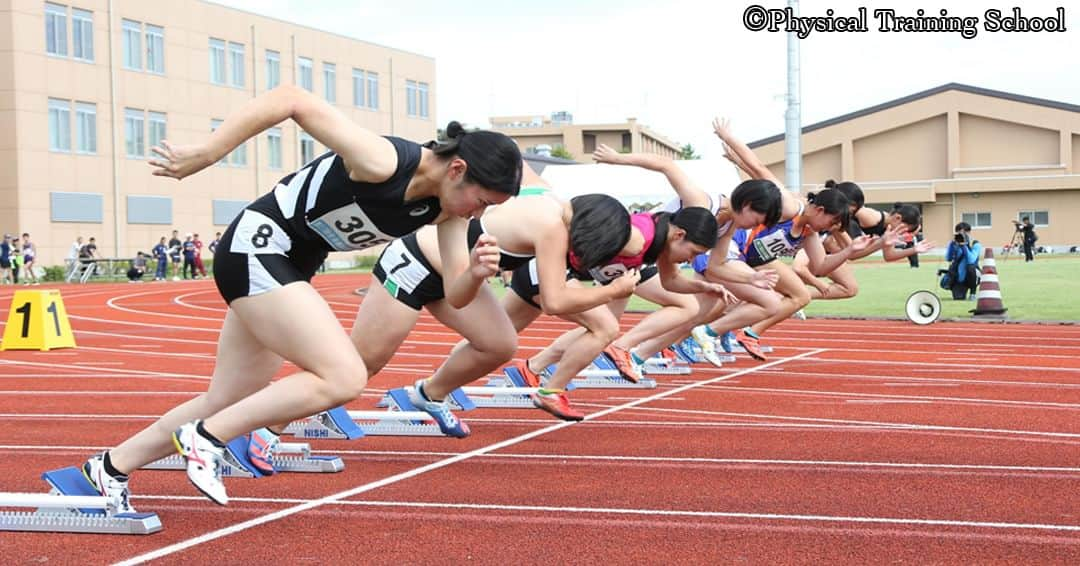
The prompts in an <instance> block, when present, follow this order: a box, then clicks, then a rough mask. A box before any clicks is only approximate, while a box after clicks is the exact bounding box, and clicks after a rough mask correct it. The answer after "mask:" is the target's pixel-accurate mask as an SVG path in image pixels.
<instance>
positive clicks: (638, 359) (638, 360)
mask: <svg viewBox="0 0 1080 566" xmlns="http://www.w3.org/2000/svg"><path fill="white" fill-rule="evenodd" d="M630 359H631V360H634V363H635V364H643V363H645V360H643V359H641V356H639V355H637V350H630Z"/></svg>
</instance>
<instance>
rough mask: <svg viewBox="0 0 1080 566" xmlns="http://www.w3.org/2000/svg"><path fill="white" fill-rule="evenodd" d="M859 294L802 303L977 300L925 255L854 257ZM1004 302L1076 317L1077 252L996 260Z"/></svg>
mask: <svg viewBox="0 0 1080 566" xmlns="http://www.w3.org/2000/svg"><path fill="white" fill-rule="evenodd" d="M854 265H855V276H856V278H857V279H858V281H859V295H858V296H856V297H854V298H852V299H844V300H839V301H815V302H813V303H811V304H810V306H808V307H807V308H806V314H807V315H809V316H818V317H828V316H842V317H860V316H869V317H893V318H904V303H905V302H906V301H907V298H908V296H909V295H911V293H913V292H915V291H918V290H921V289H927V290H930V291H933V292H935V293H937V295H938V297H939V298H941V305H942V313H941V318H942V319H947V318H958V319H969V318H971V313H970V312H968V311H970V310H971V309H973V308H975V301H954V300H953V299H952V295H951V294H950V293H949V291H946V290H944V289H941V288H940V287H938V279H939V278H938V276H937V270H938V268H942V269H944V268H945V267H946V264H945V262H944V261H943V260H942V259H941V258H938V257H929V256H924V257H923V258H922V267H920V268H919V269H912V268H910V267H909V266H908V263H907V262H906V261H904V262H897V263H882V262H880V261H873V260H864V261H862V262H855V264H854ZM997 270H998V275H999V279H1000V285H1001V295H1002V302H1003V303H1004V304H1005V307H1006V308H1008V309H1009V311H1008V313H1007V314H1008V317H1009V319H1010V320H1070V321H1080V294H1078V293H1076V289H1078V288H1080V257H1076V256H1039V259H1038V260H1037V261H1035V262H1032V263H1024V261H1023V258H1016V257H1012V258H1010V259H1009V260H1008V261H1000V260H999V261H998V263H997ZM367 271H368V270H366V269H354V270H348V271H332V272H331V273H350V272H351V273H358V272H367ZM492 289H494V290H495V292H496V294H497V295H499V296H500V297H501V296H502V294H503V293H504V292H505V289H504V288H503V286H502V285H501V284H499V283H496V282H494V280H493V284H492ZM627 308H628V309H629V310H637V311H649V310H653V309H655V308H656V305H654V304H653V303H651V302H649V301H646V300H644V299H641V298H639V297H636V296H635V297H631V299H630V304H629V306H628V307H627Z"/></svg>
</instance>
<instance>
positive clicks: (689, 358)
mask: <svg viewBox="0 0 1080 566" xmlns="http://www.w3.org/2000/svg"><path fill="white" fill-rule="evenodd" d="M696 348H697V343H695V342H694V340H693V339H692V338H687V339H685V340H683V341H682V342H679V343H677V344H672V345H671V349H672V350H674V351H675V353H676V354H678V355H679V357H680V358H682V360H683V361H685V362H686V363H690V364H696V363H699V362H701V358H700V357H698V354H697V351H696Z"/></svg>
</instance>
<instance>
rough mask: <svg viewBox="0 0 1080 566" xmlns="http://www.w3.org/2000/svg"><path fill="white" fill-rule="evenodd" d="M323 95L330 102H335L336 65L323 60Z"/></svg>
mask: <svg viewBox="0 0 1080 566" xmlns="http://www.w3.org/2000/svg"><path fill="white" fill-rule="evenodd" d="M322 80H323V96H324V97H325V98H326V101H327V102H329V103H330V104H335V103H337V66H336V65H334V64H333V63H327V62H326V61H323V64H322Z"/></svg>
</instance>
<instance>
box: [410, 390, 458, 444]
mask: <svg viewBox="0 0 1080 566" xmlns="http://www.w3.org/2000/svg"><path fill="white" fill-rule="evenodd" d="M424 381H425V380H423V379H420V380H417V382H416V385H415V386H413V387H412V388H411V389H409V401H411V402H412V404H413V405H415V406H416V408H417V409H420V410H421V411H424V412H425V413H427V414H429V415H431V418H433V419H435V423H436V424H438V425H439V430H441V431H442V433H443V434H445V435H447V436H453V437H454V438H465V437H466V436H469V432H470V431H469V425H467V424H465V423H463V422H461V420H459V419H458V418H457V417H455V416H454V413H452V412H450V404H449V403H447V402H446V401H431V400H429V399H428V398H427V395H425V394H424V389H423V388H424Z"/></svg>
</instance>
